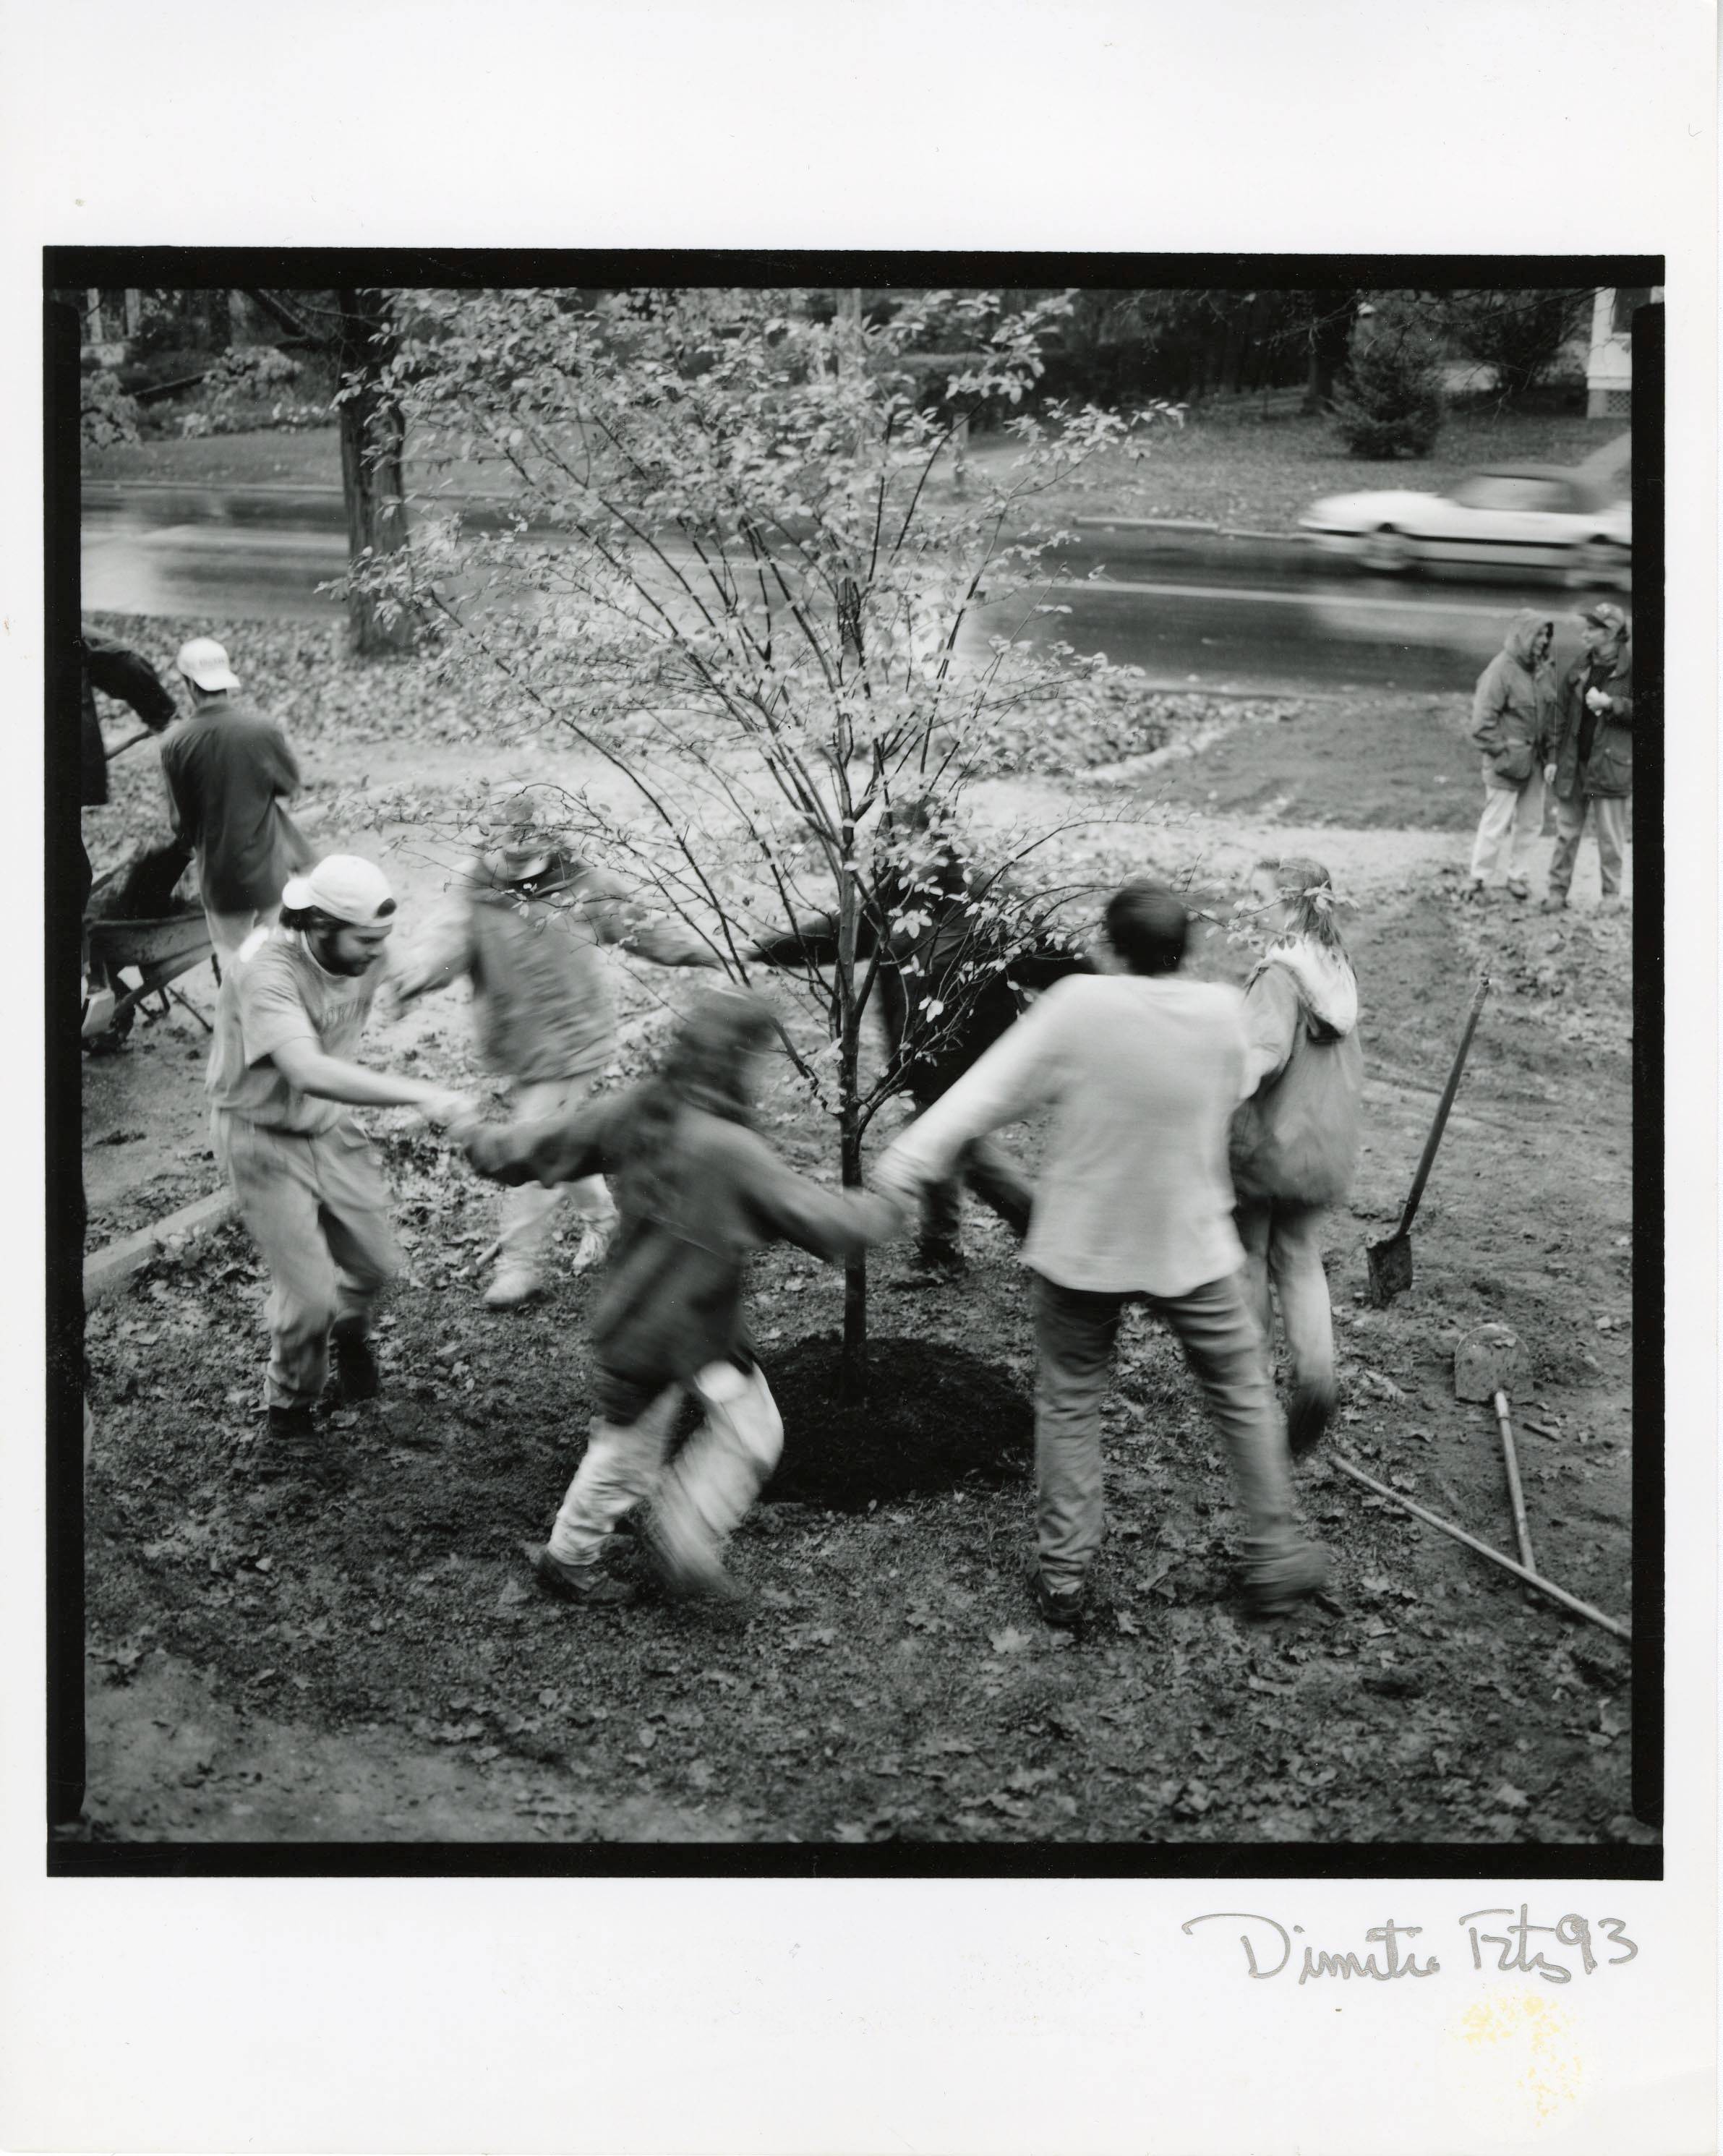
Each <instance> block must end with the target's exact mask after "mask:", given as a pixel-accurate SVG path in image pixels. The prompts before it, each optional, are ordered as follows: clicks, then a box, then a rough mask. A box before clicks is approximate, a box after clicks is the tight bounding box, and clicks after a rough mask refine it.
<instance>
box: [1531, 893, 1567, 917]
mask: <svg viewBox="0 0 1723 2156" xmlns="http://www.w3.org/2000/svg"><path fill="white" fill-rule="evenodd" d="M1537 910H1538V911H1539V912H1540V913H1566V912H1567V893H1566V892H1565V891H1551V893H1550V895H1549V896H1548V897H1547V898H1546V900H1545V901H1544V902H1543V904H1542V905H1541V906H1539V908H1538V909H1537Z"/></svg>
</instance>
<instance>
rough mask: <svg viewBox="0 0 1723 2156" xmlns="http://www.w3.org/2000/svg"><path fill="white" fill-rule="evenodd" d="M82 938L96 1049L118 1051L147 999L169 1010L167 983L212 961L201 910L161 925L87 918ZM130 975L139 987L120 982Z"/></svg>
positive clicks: (90, 1032)
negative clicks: (157, 998) (86, 952)
mask: <svg viewBox="0 0 1723 2156" xmlns="http://www.w3.org/2000/svg"><path fill="white" fill-rule="evenodd" d="M84 934H85V940H86V943H87V947H88V949H89V952H90V957H89V982H90V988H89V992H88V993H87V994H86V996H85V1004H84V1019H83V1025H84V1039H85V1044H86V1045H87V1046H89V1047H90V1048H92V1049H95V1050H101V1049H111V1048H117V1047H118V1046H119V1045H120V1043H121V1041H122V1040H123V1039H125V1038H126V1034H129V1033H130V1032H131V1024H132V1019H133V1018H134V1017H135V1016H136V1012H137V1007H138V1005H139V1004H141V1003H142V1002H143V1001H144V1000H145V999H146V998H147V997H150V996H160V997H161V998H162V1009H163V1010H166V1009H167V988H168V983H170V982H172V981H177V979H178V978H179V977H180V975H181V974H182V973H190V971H191V970H192V967H193V966H196V965H199V964H201V963H202V962H203V960H204V959H206V958H211V957H213V956H214V947H213V944H212V943H211V942H210V940H209V925H208V922H207V921H205V920H204V918H203V913H202V912H201V911H199V912H197V913H176V914H171V915H170V916H168V917H167V919H166V920H162V921H101V920H96V919H93V918H91V917H90V916H85V922H84ZM124 973H136V974H137V976H138V982H137V985H136V987H135V988H133V987H130V986H128V985H127V983H126V982H125V981H124V980H123V979H122V978H121V976H122V974H124ZM110 998H111V1007H109V999H110ZM104 1009H106V1019H105V1022H104V1020H103V1019H102V1016H101V1014H102V1011H103V1010H104ZM206 1024H207V1021H206Z"/></svg>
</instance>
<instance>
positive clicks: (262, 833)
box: [162, 636, 312, 959]
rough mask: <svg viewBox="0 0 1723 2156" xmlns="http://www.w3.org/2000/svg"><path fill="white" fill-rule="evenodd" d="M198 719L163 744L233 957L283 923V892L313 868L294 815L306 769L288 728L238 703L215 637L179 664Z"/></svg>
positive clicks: (216, 936) (171, 788)
mask: <svg viewBox="0 0 1723 2156" xmlns="http://www.w3.org/2000/svg"><path fill="white" fill-rule="evenodd" d="M175 664H176V665H177V666H178V668H179V670H180V673H181V674H182V675H183V676H184V678H185V680H186V683H187V686H188V687H189V688H190V690H191V692H192V705H193V706H194V709H193V712H192V717H191V718H190V719H188V720H187V722H186V723H185V725H184V726H181V727H179V728H178V729H177V731H175V732H173V733H172V734H170V735H169V736H168V737H167V740H166V741H165V742H163V743H162V777H163V778H165V779H166V780H167V798H168V803H169V805H170V807H171V808H172V812H173V829H174V835H175V836H176V837H177V838H178V839H180V840H181V841H182V843H183V844H186V845H187V846H189V847H191V848H192V850H193V851H194V852H195V854H196V855H197V880H198V885H199V887H200V889H201V891H202V893H203V911H204V916H205V918H206V919H207V920H208V923H209V937H210V941H211V942H213V944H214V946H215V947H216V951H217V952H218V955H219V957H222V958H223V959H225V958H228V957H231V956H232V955H233V953H234V952H237V951H238V948H239V947H240V945H241V944H242V943H244V941H245V940H246V938H247V937H249V935H250V934H251V932H252V931H253V930H254V929H256V928H267V927H271V926H273V924H274V922H275V921H277V920H278V919H279V917H280V912H281V887H282V885H284V884H285V882H286V881H287V879H288V877H289V876H290V875H292V874H293V873H294V872H295V870H299V869H303V868H305V867H308V866H309V865H310V861H311V858H312V853H311V848H310V845H309V844H307V842H306V840H305V835H304V834H303V833H302V832H301V831H300V829H299V828H298V826H297V825H296V824H295V823H294V821H293V819H292V818H291V817H290V815H289V814H288V813H287V803H289V802H290V800H291V799H292V798H293V797H294V795H295V793H298V791H299V789H300V771H299V765H298V763H297V762H296V761H295V757H294V753H293V751H292V750H291V749H290V747H288V746H287V737H286V736H285V734H284V733H283V732H282V731H281V729H280V727H279V726H277V725H276V724H275V723H274V721H273V720H271V719H266V718H264V716H263V715H262V713H261V712H259V711H253V710H252V708H251V706H249V704H244V703H242V702H240V701H238V697H237V696H236V694H235V692H236V691H237V690H238V686H239V680H238V675H236V674H235V673H234V671H233V668H232V667H231V666H230V665H228V654H227V653H226V652H225V651H224V650H223V648H222V646H221V645H220V644H218V643H217V642H216V641H215V639H214V638H213V637H210V636H194V637H193V638H192V639H191V641H190V642H189V643H187V644H182V646H181V647H180V651H179V656H178V658H177V660H176V661H175Z"/></svg>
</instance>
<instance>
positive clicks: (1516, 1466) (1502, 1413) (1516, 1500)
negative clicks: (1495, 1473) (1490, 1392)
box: [1495, 1392, 1537, 1572]
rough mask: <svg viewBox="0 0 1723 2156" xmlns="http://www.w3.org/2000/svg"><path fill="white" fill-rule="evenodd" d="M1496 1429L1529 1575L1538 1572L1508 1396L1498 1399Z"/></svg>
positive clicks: (1521, 1558) (1523, 1556)
mask: <svg viewBox="0 0 1723 2156" xmlns="http://www.w3.org/2000/svg"><path fill="white" fill-rule="evenodd" d="M1495 1426H1496V1428H1497V1429H1498V1430H1500V1432H1501V1456H1502V1461H1503V1464H1504V1466H1505V1467H1506V1469H1507V1471H1508V1502H1509V1503H1510V1505H1511V1506H1512V1507H1513V1508H1514V1534H1515V1538H1516V1539H1517V1541H1518V1543H1519V1544H1520V1563H1521V1564H1523V1565H1524V1566H1525V1568H1526V1570H1527V1571H1528V1572H1536V1570H1537V1559H1536V1558H1535V1557H1534V1556H1533V1555H1532V1554H1531V1527H1529V1526H1528V1525H1527V1524H1526V1492H1525V1491H1523V1490H1522V1489H1521V1488H1520V1455H1519V1454H1518V1453H1517V1452H1515V1450H1514V1425H1513V1424H1512V1423H1511V1422H1510V1421H1509V1419H1508V1396H1507V1394H1505V1393H1503V1392H1498V1393H1497V1394H1496V1396H1495Z"/></svg>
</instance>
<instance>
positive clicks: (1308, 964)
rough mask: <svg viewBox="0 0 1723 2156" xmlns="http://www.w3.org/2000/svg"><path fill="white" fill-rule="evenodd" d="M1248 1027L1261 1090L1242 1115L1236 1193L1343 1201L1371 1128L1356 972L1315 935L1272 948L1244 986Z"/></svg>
mask: <svg viewBox="0 0 1723 2156" xmlns="http://www.w3.org/2000/svg"><path fill="white" fill-rule="evenodd" d="M1244 1024H1245V1031H1246V1034H1247V1036H1248V1038H1249V1058H1250V1060H1249V1064H1248V1065H1247V1066H1246V1070H1245V1084H1246V1085H1247V1086H1249V1087H1250V1088H1251V1089H1252V1090H1251V1091H1249V1094H1248V1096H1247V1097H1246V1098H1245V1100H1244V1102H1243V1103H1242V1105H1241V1106H1239V1108H1238V1112H1237V1114H1236V1115H1235V1116H1233V1132H1232V1146H1231V1153H1232V1167H1233V1188H1234V1190H1235V1191H1236V1192H1237V1193H1238V1196H1239V1197H1240V1198H1241V1199H1263V1198H1269V1199H1281V1200H1283V1201H1285V1202H1286V1203H1289V1204H1306V1205H1332V1204H1336V1203H1337V1202H1338V1201H1339V1200H1340V1199H1342V1198H1344V1197H1345V1196H1346V1193H1347V1191H1348V1190H1349V1189H1350V1188H1351V1183H1352V1176H1353V1173H1354V1172H1355V1170H1356V1168H1357V1164H1358V1144H1359V1139H1360V1136H1361V1130H1362V1125H1363V1110H1364V1055H1363V1051H1362V1050H1361V1047H1360V1045H1359V1042H1358V1031H1357V1027H1358V983H1357V980H1356V976H1355V975H1354V974H1353V972H1352V969H1351V966H1350V965H1349V964H1348V963H1347V962H1346V959H1345V958H1344V957H1341V955H1340V954H1339V953H1338V952H1333V951H1331V950H1329V949H1327V948H1326V947H1325V946H1324V945H1322V944H1320V943H1318V942H1315V941H1314V940H1313V939H1312V938H1310V937H1303V936H1300V937H1287V938H1285V940H1284V941H1283V942H1279V943H1276V944H1274V945H1272V946H1271V947H1270V948H1269V953H1268V956H1267V957H1265V958H1264V960H1263V962H1262V963H1261V965H1259V967H1258V968H1257V969H1256V971H1255V972H1254V973H1253V974H1252V975H1251V977H1250V979H1249V982H1248V983H1246V985H1245V991H1244Z"/></svg>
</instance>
